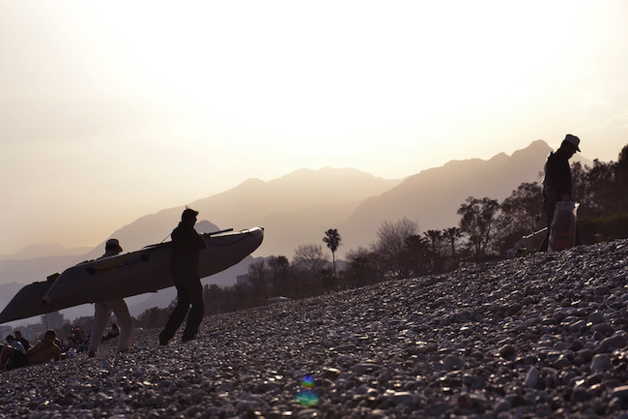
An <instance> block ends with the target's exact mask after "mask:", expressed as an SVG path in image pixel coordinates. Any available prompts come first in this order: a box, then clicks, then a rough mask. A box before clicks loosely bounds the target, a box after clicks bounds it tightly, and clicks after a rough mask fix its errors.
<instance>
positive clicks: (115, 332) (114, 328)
mask: <svg viewBox="0 0 628 419" xmlns="http://www.w3.org/2000/svg"><path fill="white" fill-rule="evenodd" d="M119 335H120V327H119V326H118V325H117V324H115V323H111V330H109V333H107V336H105V337H103V338H102V342H104V341H106V340H109V339H113V338H117V337H118V336H119Z"/></svg>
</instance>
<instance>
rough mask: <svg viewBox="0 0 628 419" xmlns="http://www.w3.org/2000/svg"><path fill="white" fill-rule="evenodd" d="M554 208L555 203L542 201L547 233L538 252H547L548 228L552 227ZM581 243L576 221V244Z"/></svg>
mask: <svg viewBox="0 0 628 419" xmlns="http://www.w3.org/2000/svg"><path fill="white" fill-rule="evenodd" d="M555 210H556V204H550V203H549V202H543V212H545V216H546V217H547V234H546V235H545V239H543V243H541V246H539V252H547V248H548V247H549V238H550V230H551V228H552V221H553V220H554V211H555ZM581 244H582V238H581V237H580V227H578V223H576V246H580V245H581Z"/></svg>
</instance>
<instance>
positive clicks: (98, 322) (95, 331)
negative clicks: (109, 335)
mask: <svg viewBox="0 0 628 419" xmlns="http://www.w3.org/2000/svg"><path fill="white" fill-rule="evenodd" d="M110 317H111V306H110V304H109V302H107V301H101V302H98V303H95V304H94V324H92V332H91V335H90V337H89V348H88V351H89V352H88V353H89V356H90V357H93V356H96V352H98V347H99V346H100V341H101V340H102V334H103V332H104V331H105V327H106V326H107V322H108V321H109V318H110Z"/></svg>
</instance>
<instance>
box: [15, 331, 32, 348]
mask: <svg viewBox="0 0 628 419" xmlns="http://www.w3.org/2000/svg"><path fill="white" fill-rule="evenodd" d="M15 339H16V340H19V341H20V343H21V344H22V346H23V347H24V349H26V350H27V351H28V350H29V349H30V347H31V344H30V343H29V342H28V340H27V339H26V338H25V337H24V336H22V331H20V330H16V331H15Z"/></svg>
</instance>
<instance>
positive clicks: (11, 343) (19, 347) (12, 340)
mask: <svg viewBox="0 0 628 419" xmlns="http://www.w3.org/2000/svg"><path fill="white" fill-rule="evenodd" d="M7 345H8V346H10V347H12V348H13V349H17V350H18V351H20V352H22V353H23V354H25V353H26V349H24V345H22V342H20V341H19V340H17V339H15V338H14V337H13V335H9V336H7Z"/></svg>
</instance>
